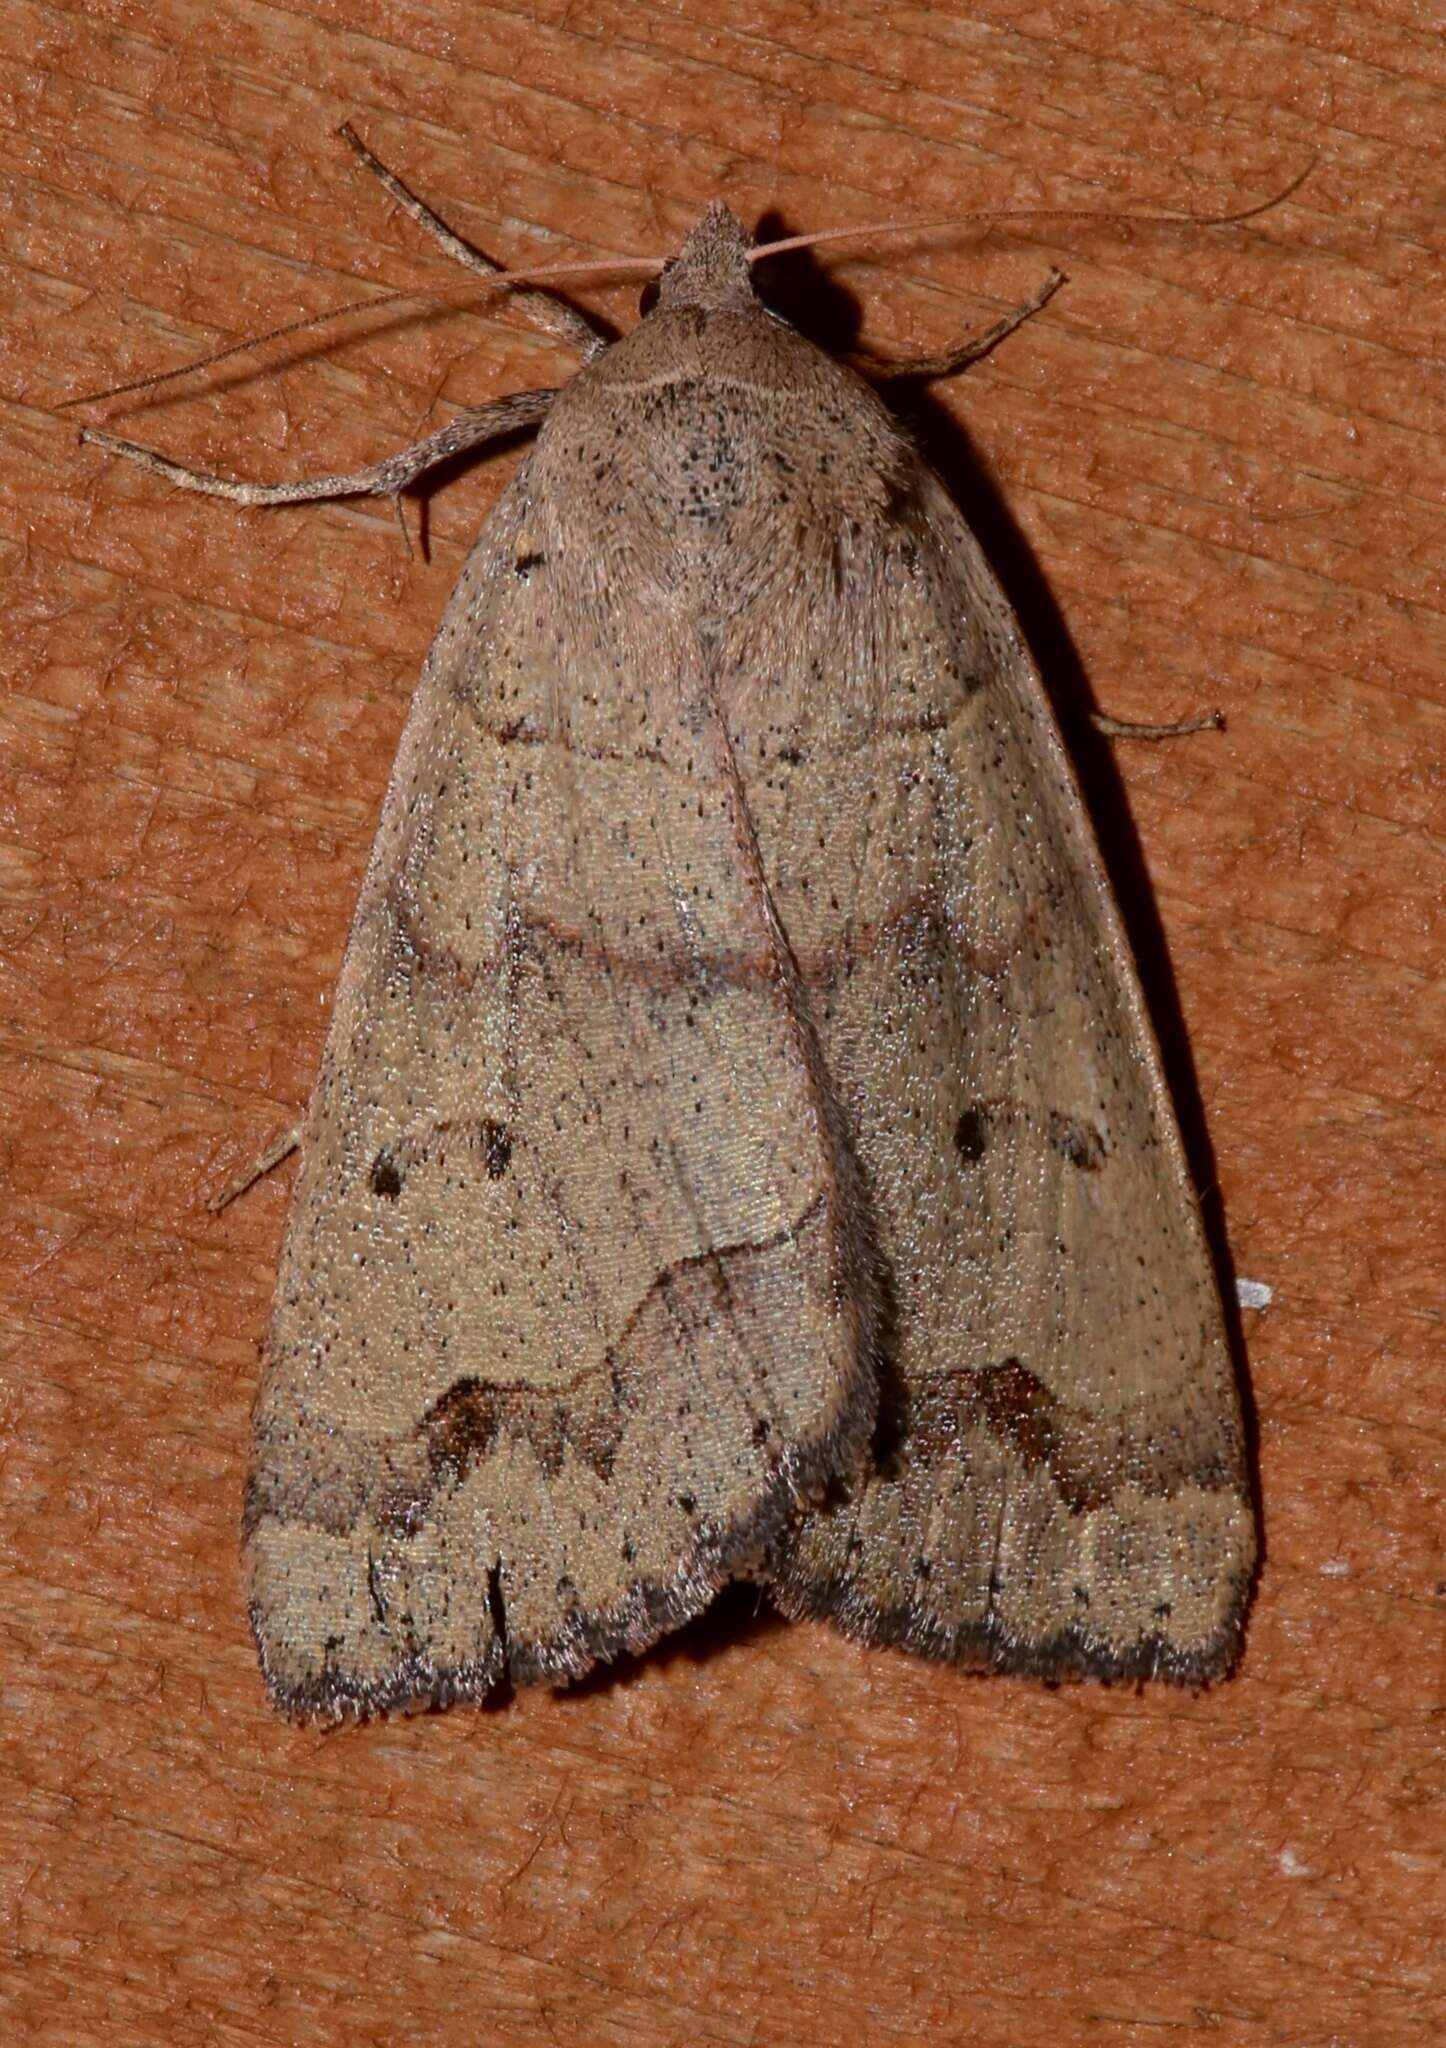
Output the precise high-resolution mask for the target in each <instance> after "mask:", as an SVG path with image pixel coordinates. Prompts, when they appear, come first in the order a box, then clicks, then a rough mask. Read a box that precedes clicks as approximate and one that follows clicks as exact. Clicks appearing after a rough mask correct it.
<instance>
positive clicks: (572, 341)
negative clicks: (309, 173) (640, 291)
mask: <svg viewBox="0 0 1446 2048" xmlns="http://www.w3.org/2000/svg"><path fill="white" fill-rule="evenodd" d="M337 132H338V134H339V135H340V136H341V139H342V141H343V142H344V143H345V144H346V145H347V147H348V149H350V150H352V151H353V152H354V153H355V155H356V156H357V157H359V158H360V160H361V162H362V163H363V164H364V165H365V166H366V168H367V170H369V171H370V172H371V174H372V176H373V177H374V178H377V179H379V180H380V181H381V184H382V187H383V189H384V190H385V191H386V192H387V193H388V194H389V195H390V196H391V198H393V199H394V200H395V201H396V202H397V205H398V206H400V207H401V209H402V211H403V213H405V214H407V215H408V216H409V217H410V218H411V219H412V220H414V221H415V222H416V223H417V226H418V227H419V228H423V229H425V231H426V232H427V234H429V235H430V236H431V237H432V240H433V241H434V242H435V243H436V244H437V245H438V247H439V248H440V249H442V250H443V251H444V252H445V253H446V254H447V255H448V256H450V257H451V258H452V261H453V262H454V263H460V264H461V265H462V266H463V268H464V269H466V270H475V271H476V272H477V274H478V276H479V277H492V278H495V277H501V276H504V275H505V272H504V271H503V267H502V265H501V264H500V263H494V262H493V260H492V258H491V257H490V256H485V255H484V254H483V253H482V251H481V250H480V249H474V248H473V246H472V244H471V243H470V242H464V241H463V239H462V237H461V236H460V235H459V234H457V233H456V232H455V231H454V230H453V229H452V228H449V227H448V225H447V223H446V221H444V220H443V218H442V216H441V215H440V214H439V213H436V212H434V211H433V209H432V208H431V207H430V206H428V204H427V202H426V200H425V199H419V198H418V197H417V195H416V193H415V192H413V191H412V190H411V188H410V187H409V186H407V185H404V184H403V183H402V181H401V179H400V178H399V177H398V176H397V174H396V172H395V171H389V170H388V169H387V167H386V165H385V164H384V163H383V162H382V160H381V158H380V157H379V156H374V155H373V154H372V152H371V150H369V149H368V148H367V146H366V144H365V143H364V142H363V141H362V139H361V137H360V136H359V135H358V134H357V132H356V130H355V128H353V127H352V125H351V123H350V121H346V122H344V123H343V124H342V126H341V128H340V129H339V130H338V131H337ZM513 303H514V304H515V305H516V307H517V308H518V311H519V312H521V313H525V314H526V316H527V318H528V319H529V320H530V321H531V322H532V324H533V326H534V327H540V328H541V329H542V331H543V332H544V333H545V334H552V335H555V336H556V337H557V339H558V340H559V341H565V342H566V343H567V344H568V345H569V347H571V348H575V349H578V350H580V351H581V354H582V359H583V361H584V362H587V361H588V360H589V358H590V357H592V356H595V355H597V354H598V353H599V351H600V350H602V349H605V348H606V347H607V345H608V337H607V336H606V335H605V334H601V333H599V331H598V329H597V328H596V327H594V326H593V324H592V322H591V321H590V320H589V319H588V318H587V315H586V314H585V313H582V312H580V311H579V310H578V308H577V307H576V306H570V305H568V303H567V302H566V300H564V299H555V298H553V296H552V294H551V293H550V292H544V291H532V292H527V291H519V292H516V293H514V295H513Z"/></svg>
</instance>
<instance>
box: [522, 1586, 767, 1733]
mask: <svg viewBox="0 0 1446 2048" xmlns="http://www.w3.org/2000/svg"><path fill="white" fill-rule="evenodd" d="M787 1627H788V1623H787V1622H786V1621H785V1620H784V1618H783V1616H782V1615H781V1614H780V1613H779V1612H778V1610H777V1609H776V1608H775V1607H774V1606H772V1605H771V1603H770V1601H769V1598H768V1595H767V1593H766V1592H765V1591H764V1589H763V1587H762V1586H756V1585H753V1584H751V1583H750V1582H749V1581H747V1580H742V1579H739V1580H735V1581H734V1582H733V1583H732V1584H731V1585H728V1586H725V1587H724V1588H723V1589H722V1591H721V1592H720V1593H719V1594H718V1595H717V1596H716V1598H715V1599H714V1601H713V1603H712V1605H711V1606H710V1607H707V1608H705V1609H704V1611H703V1612H702V1613H701V1614H699V1615H696V1616H695V1617H694V1618H693V1620H692V1621H690V1622H686V1623H685V1624H684V1625H683V1627H682V1628H679V1629H674V1630H673V1632H672V1633H671V1634H670V1635H666V1636H664V1637H663V1638H662V1640H661V1641H660V1642H657V1643H654V1644H653V1646H652V1648H651V1649H649V1650H640V1651H638V1652H637V1653H636V1654H635V1655H629V1656H624V1657H617V1658H614V1660H613V1661H612V1663H610V1664H595V1665H594V1666H593V1668H592V1670H591V1671H590V1672H589V1673H588V1674H587V1676H586V1678H581V1679H579V1680H578V1682H577V1684H576V1685H570V1686H569V1687H568V1688H567V1690H566V1692H563V1693H559V1694H558V1695H557V1699H558V1704H559V1705H562V1706H565V1705H566V1704H567V1702H568V1701H569V1700H587V1699H592V1698H593V1697H594V1696H595V1695H597V1694H598V1693H606V1692H612V1691H614V1690H616V1689H617V1688H619V1687H626V1686H629V1685H633V1684H635V1683H636V1682H637V1680H638V1679H640V1678H644V1677H646V1675H647V1674H648V1672H650V1671H654V1670H657V1669H658V1668H659V1667H660V1666H662V1667H663V1668H666V1667H667V1666H668V1665H670V1664H676V1663H679V1662H683V1663H687V1664H692V1665H695V1666H699V1665H704V1664H711V1663H712V1662H713V1661H714V1660H715V1659H716V1658H718V1657H721V1656H723V1655H724V1654H725V1653H726V1652H728V1651H730V1650H733V1649H736V1648H738V1647H739V1646H740V1645H742V1644H744V1643H750V1642H758V1641H760V1640H761V1639H762V1638H763V1637H765V1636H770V1635H774V1634H777V1633H780V1632H781V1631H782V1630H784V1629H786V1628H787Z"/></svg>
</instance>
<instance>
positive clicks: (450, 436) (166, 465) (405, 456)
mask: <svg viewBox="0 0 1446 2048" xmlns="http://www.w3.org/2000/svg"><path fill="white" fill-rule="evenodd" d="M556 396H557V389H556V387H555V386H554V387H553V388H551V389H549V390H546V391H517V392H514V393H513V394H512V396H511V397H509V398H498V399H495V400H494V401H493V402H492V404H491V405H479V406H475V407H472V408H470V409H469V410H468V411H467V412H464V413H459V414H458V416H457V418H456V419H454V420H449V421H448V423H447V425H446V426H445V427H441V428H439V429H438V431H437V432H436V433H435V434H428V436H427V438H426V440H425V441H416V442H414V443H413V444H412V446H411V447H410V448H402V449H399V450H398V452H397V453H396V454H395V455H389V456H388V457H387V459H386V461H385V462H376V463H373V464H372V466H371V467H370V468H369V469H354V470H350V471H347V472H345V473H343V474H340V475H337V476H313V477H302V478H298V479H297V481H296V482H294V483H285V484H256V483H247V482H245V481H243V480H239V479H237V478H234V477H224V476H212V475H211V474H210V472H209V471H208V470H204V469H188V468H187V467H186V465H185V464H184V463H181V462H172V461H171V460H170V458H169V457H168V456H165V455H157V454H156V453H155V452H154V450H152V449H150V448H141V447H139V446H137V444H136V443H135V442H134V441H122V440H120V439H118V437H117V436H116V435H114V434H106V433H103V432H102V431H101V429H100V428H99V427H82V428H81V430H80V438H81V440H82V441H90V442H93V443H94V444H95V446H96V447H97V448H109V450H110V451H111V453H112V454H113V455H123V456H124V457H125V458H126V460H127V462H134V463H136V464H137V465H138V466H139V467H140V468H141V469H148V470H149V471H150V472H151V474H152V475H153V476H159V477H164V478H165V480H166V482H167V483H172V484H177V485H179V487H180V488H181V489H182V490H183V491H200V492H201V493H202V494H203V495H204V496H206V497H208V498H229V499H230V500H231V503H232V504H233V505H298V504H301V503H302V502H304V501H305V500H308V499H316V498H394V497H395V496H396V495H397V493H398V492H399V491H404V490H405V489H406V487H407V485H408V484H410V483H413V482H415V480H416V479H417V478H418V477H419V476H423V475H425V473H426V471H427V470H429V469H435V468H436V466H437V464H438V463H440V462H446V461H448V460H449V459H450V458H451V457H452V456H454V455H462V454H465V453H466V451H467V450H468V449H469V448H477V447H480V446H481V445H482V444H483V442H486V441H498V440H501V439H502V438H503V436H504V435H507V434H515V433H517V432H518V431H519V430H520V429H521V428H523V427H533V426H536V425H537V423H538V421H539V420H541V419H542V418H544V417H545V415H546V413H547V409H548V407H549V406H550V405H551V404H552V401H553V399H554V398H555V397H556Z"/></svg>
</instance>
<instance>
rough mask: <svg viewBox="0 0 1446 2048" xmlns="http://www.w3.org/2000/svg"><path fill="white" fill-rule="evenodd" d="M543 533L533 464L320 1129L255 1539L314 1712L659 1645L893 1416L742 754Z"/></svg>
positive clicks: (476, 593) (454, 683)
mask: <svg viewBox="0 0 1446 2048" xmlns="http://www.w3.org/2000/svg"><path fill="white" fill-rule="evenodd" d="M529 517H530V508H529V503H528V498H527V485H526V477H525V474H524V476H522V477H521V478H519V480H518V482H517V483H515V484H514V486H513V487H512V490H511V492H510V493H509V495H508V496H507V497H506V498H505V499H504V501H503V503H502V505H501V506H499V508H498V510H497V512H496V513H495V514H494V516H493V519H492V520H491V521H490V522H489V525H488V528H487V530H486V532H485V533H484V535H483V537H482V539H481V540H480V541H479V543H478V546H477V549H476V550H475V551H474V554H473V556H472V558H471V561H470V562H469V565H468V567H467V569H466V571H465V572H464V575H463V578H462V581H461V583H460V584H459V586H458V589H457V591H456V593H455V595H454V597H453V600H452V604H451V607H450V609H449V612H448V615H447V618H446V619H445V620H444V622H443V626H442V629H441V631H440V633H439V635H438V639H437V642H436V645H435V647H434V649H433V653H432V656H431V657H430V659H429V662H428V666H427V668H426V671H425V672H424V675H423V679H422V682H421V684H420V686H419V691H418V696H417V701H416V703H415V705H414V707H413V710H412V714H411V717H410V720H409V723H408V727H407V731H406V734H405V736H404V739H403V743H402V747H401V750H400V753H399V756H398V761H397V766H396V769H395V772H394V782H393V789H392V794H391V797H390V798H389V801H388V806H387V813H386V816H385V818H384V821H383V826H382V829H381V831H380V833H379V835H378V839H377V844H376V846H375V849H374V851H373V856H372V863H371V866H370V868H369V871H368V876H367V881H366V884H365V887H364V890H363V894H362V899H361V902H360V906H359V909H358V913H357V918H356V922H355V925H354V928H353V932H352V936H351V940H350V943H349V947H348V951H347V956H346V961H345V965H344V968H343V971H342V976H341V980H340V984H339V988H338V992H337V1000H336V1011H335V1016H334V1020H333V1024H332V1028H331V1032H330V1036H329V1039H328V1043H327V1049H326V1054H325V1057H324V1061H323V1065H322V1071H321V1075H320V1079H319V1082H318V1086H317V1090H316V1094H315V1096H314V1099H313V1102H312V1106H311V1110H310V1113H309V1117H308V1122H307V1128H306V1135H305V1142H304V1158H303V1166H302V1171H301V1175H300V1179H299V1181H298V1185H297V1189H296V1194H295V1198H294V1206H293V1210H292V1215H291V1220H290V1224H289V1229H288V1235H287V1241H286V1246H285V1250H284V1254H283V1261H282V1269H281V1277H280V1283H279V1288H278V1294H277V1305H276V1309H275V1313H274V1318H273V1323H272V1327H271V1331H270V1337H269V1341H268V1349H267V1358H266V1364H265V1370H264V1374H263V1381H262V1386H261V1391H260V1395H259V1398H258V1403H257V1409H256V1419H255V1449H254V1461H253V1470H252V1476H251V1481H250V1486H249V1490H248V1502H247V1513H246V1534H245V1547H246V1558H247V1567H248V1572H249V1578H250V1589H251V1602H252V1613H253V1622H254V1626H255V1629H256V1634H257V1638H258V1642H259V1646H260V1650H261V1656H262V1661H263V1666H264V1668H265V1671H266V1675H267V1680H268V1683H269V1685H270V1687H271V1690H272V1692H273V1694H274V1696H275V1697H276V1699H277V1701H278V1703H279V1704H281V1705H282V1706H283V1707H285V1708H287V1709H288V1710H290V1711H292V1712H296V1713H308V1712H315V1713H325V1714H334V1713H338V1712H341V1711H344V1710H355V1711H361V1712H368V1711H372V1710H376V1709H381V1708H386V1707H392V1706H397V1705H401V1704H404V1703H406V1702H408V1701H411V1700H415V1699H427V1700H435V1701H438V1702H444V1701H446V1700H449V1699H452V1698H458V1697H477V1696H479V1695H481V1694H482V1693H484V1692H485V1691H486V1690H488V1689H489V1688H490V1687H491V1686H492V1685H493V1684H494V1683H495V1682H496V1681H497V1680H498V1679H499V1678H500V1677H501V1676H502V1675H503V1674H504V1672H506V1673H510V1674H511V1676H512V1677H514V1678H517V1679H536V1678H542V1679H549V1678H557V1679H563V1678H569V1677H575V1676H577V1675H579V1674H580V1673H581V1672H583V1671H585V1670H586V1669H587V1668H588V1666H589V1665H590V1664H591V1663H592V1662H593V1661H594V1660H595V1659H597V1658H600V1657H609V1656H612V1655H614V1654H616V1653H618V1652H620V1651H622V1650H625V1649H639V1648H642V1647H644V1646H645V1645H646V1644H647V1643H649V1642H651V1641H652V1640H654V1639H655V1638H656V1637H657V1636H658V1635H659V1634H660V1633H662V1632H663V1631H664V1630H665V1629H667V1628H670V1627H672V1626H674V1625H676V1624H677V1623H678V1622H679V1621H681V1620H683V1619H685V1618H686V1617H687V1616H689V1615H691V1614H693V1613H696V1612H698V1611H699V1610H700V1609H701V1608H702V1607H703V1606H704V1605H706V1603H707V1601H708V1600H709V1599H710V1598H711V1596H712V1594H713V1592H714V1591H715V1590H716V1588H717V1587H718V1586H719V1585H720V1584H721V1583H722V1582H723V1581H724V1580H725V1579H727V1578H728V1577H730V1576H732V1575H734V1574H735V1573H737V1572H739V1571H741V1570H744V1569H747V1568H748V1567H749V1566H750V1564H752V1563H753V1562H755V1561H756V1560H757V1558H758V1556H759V1555H760V1553H761V1550H762V1547H763V1545H764V1544H765V1543H766V1542H767V1541H768V1540H769V1539H770V1538H771V1537H772V1536H774V1535H775V1534H776V1533H777V1529H778V1527H779V1526H780V1525H781V1523H782V1520H783V1518H784V1516H785V1514H786V1513H787V1512H789V1511H790V1510H791V1509H793V1508H794V1507H796V1505H797V1503H798V1500H799V1498H800V1496H801V1493H802V1491H803V1490H804V1489H807V1488H815V1489H816V1488H817V1487H818V1485H819V1484H820V1482H822V1481H824V1480H826V1479H828V1478H829V1477H831V1476H832V1475H834V1474H836V1473H837V1472H838V1471H839V1470H840V1469H841V1468H842V1467H843V1466H844V1465H846V1464H847V1463H849V1461H850V1460H851V1459H854V1458H856V1456H857V1454H858V1452H859V1450H860V1448H861V1446H862V1444H863V1443H864V1442H865V1441H866V1439H867V1436H868V1433H869V1430H870V1428H871V1426H872V1421H873V1414H874V1396H873V1384H872V1372H871V1366H870V1364H869V1352H870V1346H869V1342H868V1336H867V1331H868V1325H869V1322H870V1318H871V1315H872V1307H871V1302H870V1296H869V1286H868V1283H867V1280H866V1278H865V1277H864V1276H863V1275H862V1274H861V1272H860V1270H859V1259H858V1254H857V1249H856V1246H855V1244H854V1241H853V1239H852V1238H851V1236H850V1233H851V1230H852V1227H853V1221H854V1214H855V1210H856V1207H857V1204H856V1201H855V1200H854V1198H853V1197H852V1196H850V1195H849V1194H848V1193H847V1190H846V1188H845V1187H844V1185H843V1183H844V1182H845V1181H846V1179H847V1174H848V1172H849V1170H850V1168H849V1162H848V1161H847V1160H846V1159H843V1160H841V1159H840V1155H839V1146H838V1143H837V1138H836V1126H837V1124H838V1121H839V1119H838V1113H837V1109H836V1107H835V1106H833V1105H831V1104H830V1103H829V1102H828V1101H827V1100H825V1099H824V1098H825V1096H826V1092H827V1091H826V1086H825V1085H824V1083H823V1081H822V1076H821V1069H820V1065H819V1061H818V1057H817V1048H816V1046H814V1045H812V1044H811V1043H810V1042H809V1041H808V1038H807V1034H806V1032H803V1027H802V1025H801V1021H800V1014H799V1004H798V1002H797V997H796V990H795V989H793V988H792V987H791V985H790V980H789V975H790V971H791V970H790V966H789V963H788V961H787V959H786V956H785V954H784V952H782V951H781V950H780V944H779V935H778V931H777V926H776V924H775V923H774V922H773V920H772V917H771V914H770V911H769V906H768V904H767V902H766V896H765V892H764V891H763V890H762V887H761V881H760V879H759V878H758V877H757V876H756V875H755V874H754V873H753V872H752V871H751V870H750V865H749V849H748V846H747V844H746V843H745V842H746V838H747V834H746V819H741V818H740V816H739V807H738V803H737V791H736V788H733V789H730V784H729V763H728V750H727V745H726V736H725V735H723V733H722V728H721V725H720V724H719V722H718V721H717V719H716V717H715V718H714V719H713V720H712V721H711V724H710V722H709V720H708V719H707V718H706V716H705V717H701V718H700V719H699V718H695V719H694V720H693V721H692V722H691V729H690V726H689V722H688V721H686V720H683V719H676V718H675V719H660V718H658V717H657V716H656V715H655V714H654V713H653V712H650V710H649V708H648V704H647V701H646V689H647V686H648V683H649V678H648V677H647V676H646V675H641V676H640V675H638V674H637V673H636V667H637V664H636V661H633V662H632V664H631V667H629V666H628V664H627V662H626V661H624V660H623V659H622V658H620V652H619V636H620V635H621V636H623V637H624V638H625V637H626V635H627V632H628V624H627V618H626V602H625V599H624V600H623V601H622V602H621V603H620V605H619V607H618V608H617V609H616V611H615V613H614V615H613V616H612V617H611V619H598V620H594V621H587V620H584V621H582V622H581V625H579V622H578V619H577V616H576V607H572V608H571V609H570V610H569V608H568V607H566V606H564V607H558V606H556V605H549V604H547V603H546V602H545V601H544V597H545V583H546V579H547V577H548V576H549V574H550V573H551V568H552V565H551V564H550V563H549V561H548V559H547V556H546V551H545V549H543V548H539V546H538V545H537V542H536V538H535V533H533V530H532V528H530V527H529ZM560 615H562V616H566V617H568V618H569V619H570V621H571V625H570V628H569V631H570V633H571V638H570V639H568V640H566V641H564V640H562V639H560V638H559V637H558V635H559V632H560V630H561V629H560V628H559V627H558V625H557V623H556V622H557V620H558V618H559V616H560ZM622 653H623V654H624V655H626V653H627V649H626V648H624V649H623V650H622ZM685 666H686V664H685ZM620 670H623V671H625V673H622V674H621V675H620ZM695 680H698V682H699V686H700V687H699V695H700V701H701V699H703V698H705V697H706V688H705V687H704V686H705V685H706V680H707V679H706V677H701V678H698V679H695ZM679 687H680V685H679V679H678V677H677V676H674V677H672V678H671V679H669V684H668V694H669V695H676V694H677V690H678V688H679ZM740 835H741V836H740ZM755 858H756V857H755ZM801 1032H802V1035H801ZM760 1103H766V1104H768V1105H769V1114H768V1115H767V1116H766V1117H764V1118H760V1117H759V1115H758V1113H757V1109H758V1105H759V1104H760Z"/></svg>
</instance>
